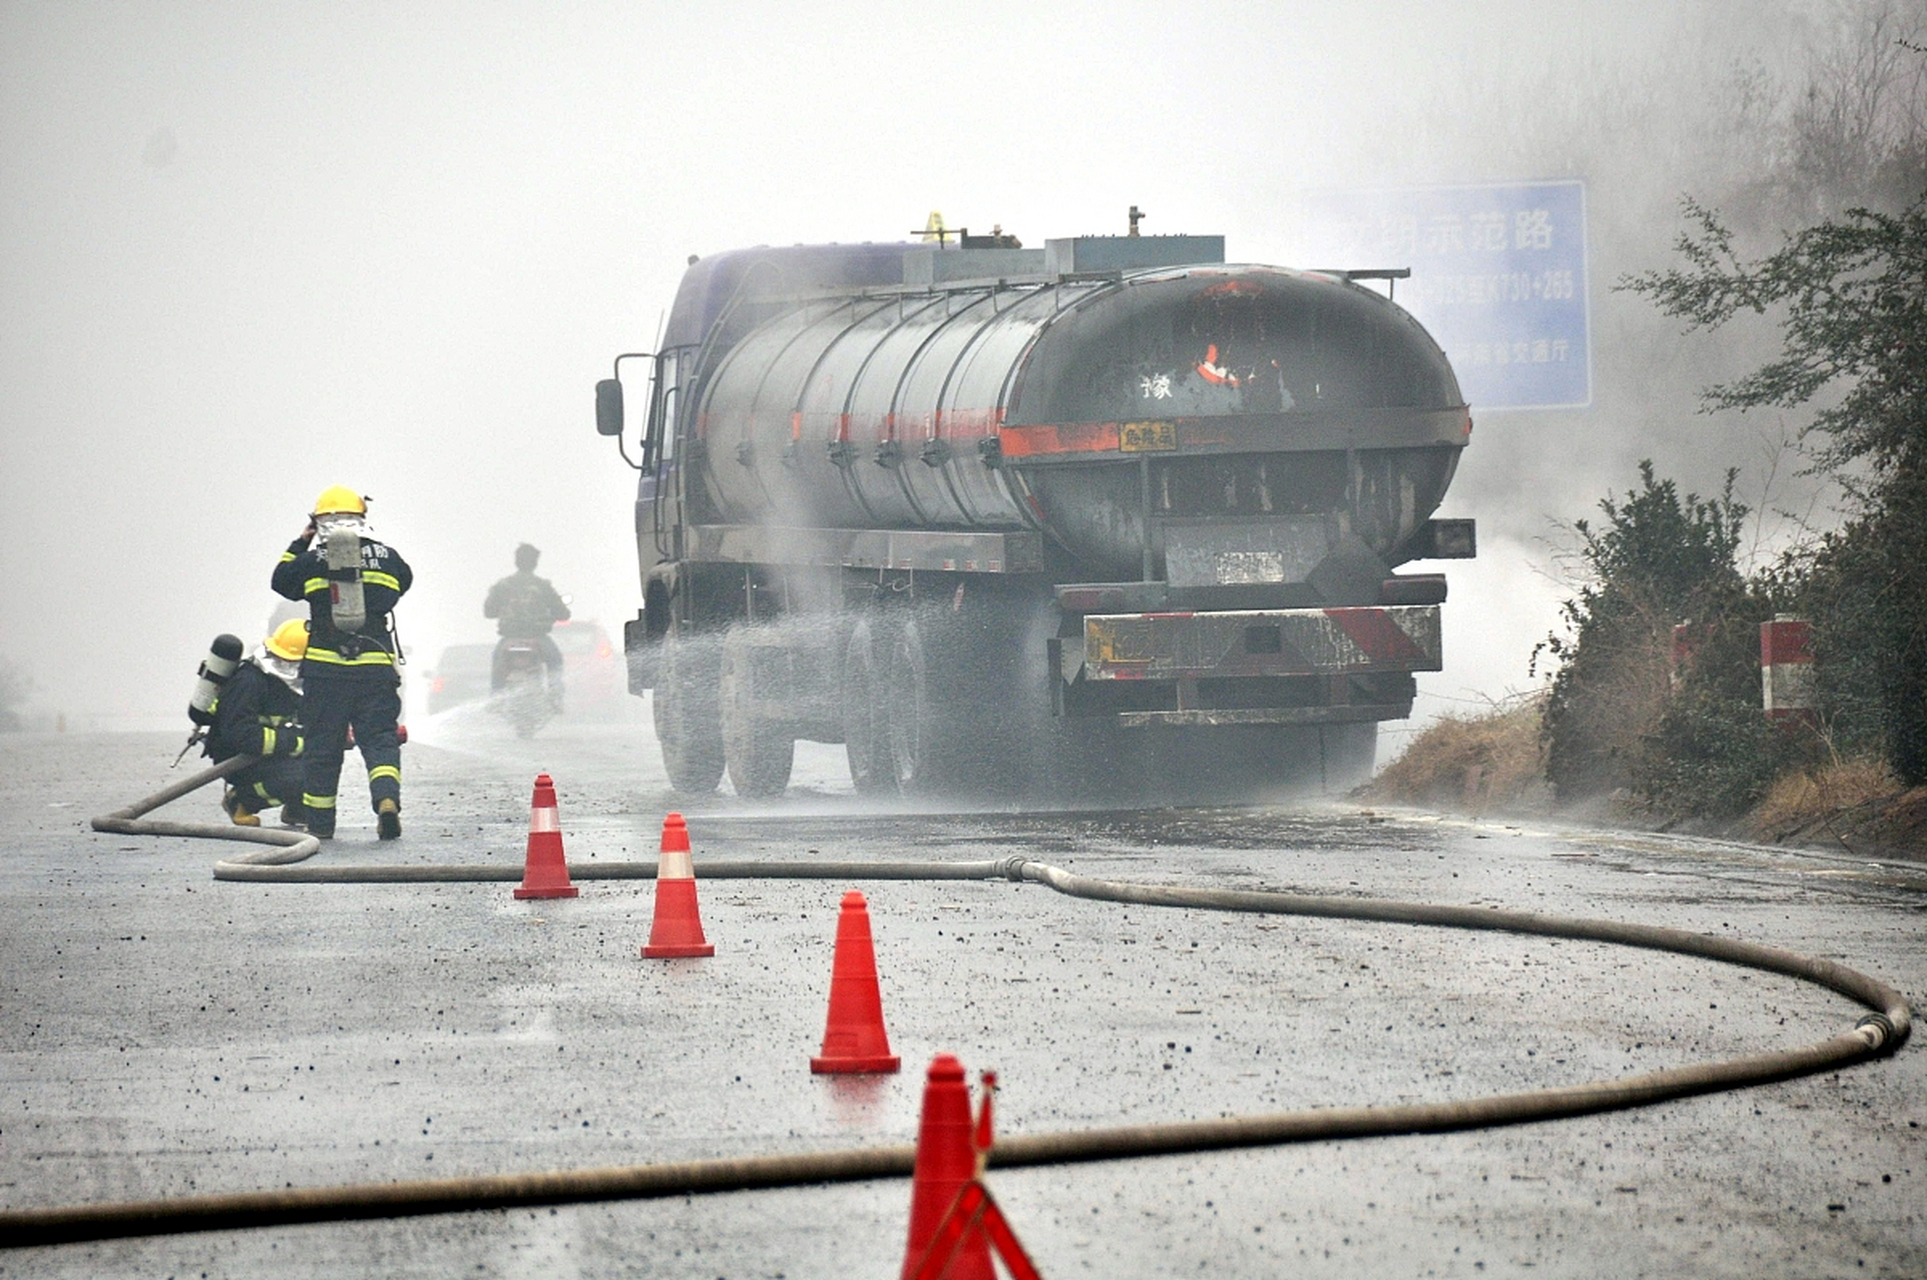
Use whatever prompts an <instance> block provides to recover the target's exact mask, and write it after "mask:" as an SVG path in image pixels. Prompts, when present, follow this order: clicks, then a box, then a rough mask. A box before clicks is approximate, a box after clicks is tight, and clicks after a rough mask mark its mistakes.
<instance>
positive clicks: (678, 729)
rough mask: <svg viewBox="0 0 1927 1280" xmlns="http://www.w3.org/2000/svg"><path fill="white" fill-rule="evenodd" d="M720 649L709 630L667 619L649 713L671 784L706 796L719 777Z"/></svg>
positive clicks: (693, 793)
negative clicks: (690, 629)
mask: <svg viewBox="0 0 1927 1280" xmlns="http://www.w3.org/2000/svg"><path fill="white" fill-rule="evenodd" d="M721 668H722V651H721V646H720V645H719V644H718V643H717V640H716V637H715V636H713V635H704V634H701V633H697V634H695V635H691V634H690V633H688V632H687V631H685V630H684V629H683V626H682V624H681V623H679V622H677V623H671V624H670V627H669V631H668V634H666V635H664V636H663V638H662V656H661V658H660V660H659V661H658V663H657V667H656V689H655V694H654V698H653V713H654V718H655V722H656V741H657V742H658V743H659V744H661V746H662V763H663V768H664V769H665V770H666V771H667V772H668V774H669V785H670V786H672V787H674V788H675V789H676V790H677V791H680V792H682V793H683V794H684V795H707V794H709V793H710V792H712V791H714V790H715V789H716V784H717V783H718V782H720V781H721V780H722V776H723V729H722V706H721V696H720V694H721V677H722V671H721Z"/></svg>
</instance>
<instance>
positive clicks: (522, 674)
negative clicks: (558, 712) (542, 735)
mask: <svg viewBox="0 0 1927 1280" xmlns="http://www.w3.org/2000/svg"><path fill="white" fill-rule="evenodd" d="M502 703H503V707H504V709H505V710H506V711H507V713H508V719H509V723H510V724H511V725H513V726H514V727H515V736H516V737H518V738H521V739H522V740H524V741H527V740H528V739H530V738H533V737H534V736H535V735H536V732H537V731H538V730H539V729H541V727H542V726H543V725H545V724H547V723H548V721H549V703H548V691H547V690H546V689H545V688H543V685H542V672H541V670H540V668H538V669H536V670H534V671H518V672H515V673H514V674H512V675H511V676H510V677H509V680H508V686H507V687H506V688H505V689H503V690H502Z"/></svg>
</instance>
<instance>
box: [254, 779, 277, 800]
mask: <svg viewBox="0 0 1927 1280" xmlns="http://www.w3.org/2000/svg"><path fill="white" fill-rule="evenodd" d="M254 794H255V795H257V796H260V797H261V798H262V799H263V800H273V799H274V797H273V796H271V795H269V794H268V784H267V783H265V782H257V783H255V784H254Z"/></svg>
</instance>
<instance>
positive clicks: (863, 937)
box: [810, 889, 903, 1075]
mask: <svg viewBox="0 0 1927 1280" xmlns="http://www.w3.org/2000/svg"><path fill="white" fill-rule="evenodd" d="M902 1065H903V1059H901V1058H899V1057H897V1056H896V1055H895V1054H893V1053H891V1052H890V1035H889V1033H888V1032H886V1031H885V1030H884V1029H883V996H882V994H881V993H879V992H878V990H877V955H876V948H875V946H874V945H872V943H871V941H870V907H869V904H868V903H866V902H864V900H863V895H862V894H860V893H858V892H857V891H856V890H854V889H852V890H850V892H848V893H846V894H844V895H843V910H842V913H841V914H839V915H838V916H837V919H836V959H835V960H834V961H833V962H832V963H831V966H830V1016H829V1020H828V1022H827V1023H826V1024H825V1025H824V1028H823V1052H822V1053H821V1054H820V1055H819V1056H817V1057H814V1058H811V1059H810V1070H811V1071H813V1072H815V1073H816V1074H818V1075H844V1074H851V1073H856V1072H868V1071H895V1070H896V1069H897V1068H898V1067H900V1066H902Z"/></svg>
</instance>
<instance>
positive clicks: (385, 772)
mask: <svg viewBox="0 0 1927 1280" xmlns="http://www.w3.org/2000/svg"><path fill="white" fill-rule="evenodd" d="M377 778H393V779H394V780H395V781H396V782H400V781H401V766H400V765H393V764H378V765H376V766H375V767H374V768H372V769H370V770H369V771H368V781H370V782H373V781H374V780H375V779H377Z"/></svg>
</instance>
